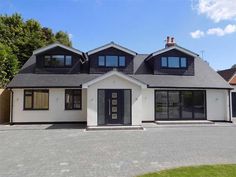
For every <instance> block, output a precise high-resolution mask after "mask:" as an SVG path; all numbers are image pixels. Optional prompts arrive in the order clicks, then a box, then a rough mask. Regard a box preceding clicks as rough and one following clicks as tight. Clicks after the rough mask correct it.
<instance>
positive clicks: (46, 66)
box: [43, 54, 73, 68]
mask: <svg viewBox="0 0 236 177" xmlns="http://www.w3.org/2000/svg"><path fill="white" fill-rule="evenodd" d="M54 55H63V56H64V65H63V66H48V65H46V64H45V63H46V59H45V57H46V56H49V57H50V59H52V56H54ZM67 56H70V57H71V64H70V65H66V57H67ZM43 65H44V67H45V68H71V67H72V65H73V56H72V55H65V54H50V55H44V57H43Z"/></svg>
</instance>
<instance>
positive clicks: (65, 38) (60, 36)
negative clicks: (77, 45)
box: [55, 31, 72, 47]
mask: <svg viewBox="0 0 236 177" xmlns="http://www.w3.org/2000/svg"><path fill="white" fill-rule="evenodd" d="M55 38H56V41H58V42H60V43H62V44H64V45H67V46H69V47H71V46H72V43H71V41H70V38H69V35H68V34H67V33H66V32H63V31H58V32H57V33H56V35H55Z"/></svg>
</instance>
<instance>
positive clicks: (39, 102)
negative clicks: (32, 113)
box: [33, 91, 48, 109]
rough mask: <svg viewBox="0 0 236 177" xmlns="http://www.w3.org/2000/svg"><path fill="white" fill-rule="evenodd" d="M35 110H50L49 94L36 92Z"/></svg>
mask: <svg viewBox="0 0 236 177" xmlns="http://www.w3.org/2000/svg"><path fill="white" fill-rule="evenodd" d="M33 107H34V109H48V92H45V91H34V105H33Z"/></svg>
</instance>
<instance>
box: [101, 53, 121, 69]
mask: <svg viewBox="0 0 236 177" xmlns="http://www.w3.org/2000/svg"><path fill="white" fill-rule="evenodd" d="M125 65H126V63H125V56H115V55H107V56H99V57H98V66H101V67H125Z"/></svg>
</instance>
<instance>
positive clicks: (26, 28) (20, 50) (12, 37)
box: [0, 13, 72, 82]
mask: <svg viewBox="0 0 236 177" xmlns="http://www.w3.org/2000/svg"><path fill="white" fill-rule="evenodd" d="M56 41H58V42H60V43H62V44H64V45H67V46H71V45H72V44H71V41H70V39H69V36H68V34H67V33H66V32H63V31H59V32H57V33H55V34H54V33H53V31H52V29H50V28H47V27H42V26H41V24H40V23H39V22H38V21H36V20H34V19H29V20H27V21H24V19H23V18H22V16H21V15H20V14H18V13H15V14H13V15H10V16H8V15H0V43H1V50H2V51H1V53H0V58H1V62H2V58H4V57H5V58H6V56H11V55H14V57H15V58H16V61H18V66H19V67H21V66H22V65H23V64H24V63H25V62H26V61H27V60H28V59H29V57H30V56H31V55H32V52H33V51H34V50H35V49H38V48H40V47H43V46H46V45H48V44H51V43H54V42H56ZM3 48H4V50H3ZM7 52H9V53H8V54H7ZM4 61H5V60H4ZM10 62H12V61H10V59H9V63H10ZM1 69H2V68H1ZM1 72H2V73H3V72H6V71H5V70H4V71H3V70H1ZM7 72H10V73H9V74H7V75H6V77H8V76H9V78H7V80H9V79H11V78H10V75H11V74H12V73H14V74H15V70H14V71H7ZM11 77H12V76H11ZM0 78H1V79H2V78H5V76H4V77H3V76H0ZM1 82H2V81H1ZM3 82H5V81H3Z"/></svg>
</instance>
